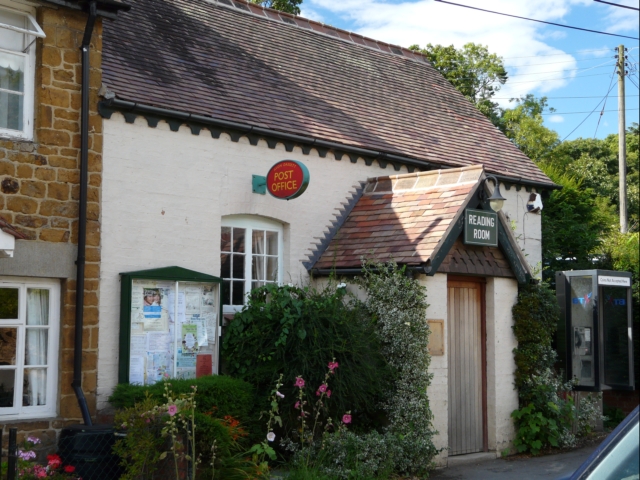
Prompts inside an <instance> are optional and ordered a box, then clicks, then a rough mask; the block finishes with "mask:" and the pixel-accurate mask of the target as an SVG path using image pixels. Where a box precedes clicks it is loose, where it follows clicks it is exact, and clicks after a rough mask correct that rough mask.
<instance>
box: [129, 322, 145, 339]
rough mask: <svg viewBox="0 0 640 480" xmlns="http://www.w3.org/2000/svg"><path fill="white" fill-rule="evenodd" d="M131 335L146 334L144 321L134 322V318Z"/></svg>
mask: <svg viewBox="0 0 640 480" xmlns="http://www.w3.org/2000/svg"><path fill="white" fill-rule="evenodd" d="M131 335H144V322H134V321H133V318H132V319H131Z"/></svg>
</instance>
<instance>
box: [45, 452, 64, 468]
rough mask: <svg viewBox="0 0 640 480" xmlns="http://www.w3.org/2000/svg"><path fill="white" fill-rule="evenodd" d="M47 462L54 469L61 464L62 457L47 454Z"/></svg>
mask: <svg viewBox="0 0 640 480" xmlns="http://www.w3.org/2000/svg"><path fill="white" fill-rule="evenodd" d="M47 464H48V465H49V466H50V467H51V468H53V469H54V470H55V469H56V468H59V467H60V466H61V465H62V459H61V458H60V456H59V455H47Z"/></svg>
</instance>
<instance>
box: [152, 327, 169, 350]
mask: <svg viewBox="0 0 640 480" xmlns="http://www.w3.org/2000/svg"><path fill="white" fill-rule="evenodd" d="M170 343H171V338H170V337H169V335H168V334H167V333H163V332H149V333H148V334H147V352H164V353H166V352H169V351H171V346H170Z"/></svg>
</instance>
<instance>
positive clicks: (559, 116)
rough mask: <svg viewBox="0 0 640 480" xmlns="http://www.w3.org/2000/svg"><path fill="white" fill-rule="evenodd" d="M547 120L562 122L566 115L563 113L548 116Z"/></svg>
mask: <svg viewBox="0 0 640 480" xmlns="http://www.w3.org/2000/svg"><path fill="white" fill-rule="evenodd" d="M547 121H548V122H550V123H562V122H564V117H563V116H562V115H551V116H549V117H548V118H547Z"/></svg>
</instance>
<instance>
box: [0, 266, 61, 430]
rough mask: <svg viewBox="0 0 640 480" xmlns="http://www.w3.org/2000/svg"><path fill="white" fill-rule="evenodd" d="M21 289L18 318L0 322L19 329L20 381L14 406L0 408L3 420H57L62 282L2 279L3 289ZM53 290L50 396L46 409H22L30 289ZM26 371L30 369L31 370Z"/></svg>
mask: <svg viewBox="0 0 640 480" xmlns="http://www.w3.org/2000/svg"><path fill="white" fill-rule="evenodd" d="M13 287H15V288H18V318H17V319H8V320H3V319H0V327H2V328H14V327H15V328H17V330H18V335H17V342H16V368H15V370H16V379H15V386H14V388H15V389H16V390H17V391H16V392H15V393H14V406H13V407H10V408H9V407H5V408H0V420H2V421H10V420H29V419H34V418H47V417H55V416H56V413H57V408H58V405H57V397H58V368H59V357H58V352H59V343H60V282H59V281H58V280H53V279H44V278H42V279H41V278H30V277H24V278H23V277H0V288H13ZM29 288H37V289H47V290H49V335H48V345H47V348H48V355H47V386H46V389H47V393H46V405H37V406H27V407H24V406H22V401H21V399H22V394H23V384H24V369H25V366H24V356H25V352H24V351H25V344H26V342H25V335H26V317H27V289H29ZM26 368H29V366H27V367H26Z"/></svg>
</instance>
